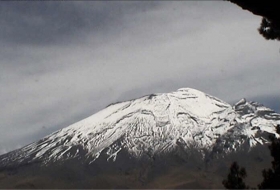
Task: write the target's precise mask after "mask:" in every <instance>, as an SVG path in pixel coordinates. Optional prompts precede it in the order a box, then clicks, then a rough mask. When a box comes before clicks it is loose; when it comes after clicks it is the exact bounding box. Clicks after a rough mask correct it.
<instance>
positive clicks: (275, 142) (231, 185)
mask: <svg viewBox="0 0 280 190" xmlns="http://www.w3.org/2000/svg"><path fill="white" fill-rule="evenodd" d="M276 132H277V133H278V134H280V125H278V126H276ZM269 138H270V140H271V144H270V145H269V150H270V154H271V156H272V157H273V161H272V162H271V164H272V168H269V169H265V170H263V171H262V176H263V181H262V182H261V183H260V184H259V185H258V188H259V189H280V183H279V179H280V138H277V137H276V136H275V135H270V137H269ZM246 177H247V175H246V170H245V168H243V167H242V168H240V167H239V165H238V163H237V162H233V163H232V165H231V167H230V173H229V174H228V177H227V179H225V180H223V182H222V183H223V185H224V187H225V188H227V189H248V188H249V187H248V186H247V185H246V184H245V183H244V181H243V180H244V179H245V178H246Z"/></svg>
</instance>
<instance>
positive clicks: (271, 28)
mask: <svg viewBox="0 0 280 190" xmlns="http://www.w3.org/2000/svg"><path fill="white" fill-rule="evenodd" d="M259 32H260V34H261V35H263V37H265V39H267V40H280V26H279V23H278V22H271V21H269V20H268V19H266V18H263V19H262V22H261V25H260V28H259Z"/></svg>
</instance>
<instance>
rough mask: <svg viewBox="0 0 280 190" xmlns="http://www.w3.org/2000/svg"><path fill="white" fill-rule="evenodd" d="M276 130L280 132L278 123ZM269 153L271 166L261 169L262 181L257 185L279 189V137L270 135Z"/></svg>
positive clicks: (262, 187) (263, 187)
mask: <svg viewBox="0 0 280 190" xmlns="http://www.w3.org/2000/svg"><path fill="white" fill-rule="evenodd" d="M276 132H277V133H278V134H280V125H278V126H277V127H276ZM270 140H271V145H270V146H269V149H270V154H271V156H272V157H273V161H272V162H271V163H272V168H271V169H268V170H263V172H262V175H263V182H262V183H261V184H259V185H258V187H259V188H260V189H280V183H279V180H280V139H278V138H276V137H275V135H273V136H270Z"/></svg>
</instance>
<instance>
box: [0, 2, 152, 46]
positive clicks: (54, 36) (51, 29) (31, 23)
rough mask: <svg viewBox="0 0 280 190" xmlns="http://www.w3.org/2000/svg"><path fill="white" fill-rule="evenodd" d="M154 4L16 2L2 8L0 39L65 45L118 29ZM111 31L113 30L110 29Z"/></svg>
mask: <svg viewBox="0 0 280 190" xmlns="http://www.w3.org/2000/svg"><path fill="white" fill-rule="evenodd" d="M156 4H157V3H155V2H146V3H139V2H125V3H117V2H106V3H105V2H100V1H95V2H75V1H68V2H65V1H44V2H42V1H40V2H39V1H31V2H30V1H13V2H1V4H0V25H1V29H0V36H1V37H0V39H1V41H2V43H3V42H6V43H15V44H17V45H21V44H31V45H48V44H53V43H55V44H60V45H61V44H65V43H68V42H69V41H70V42H73V41H74V42H75V40H76V39H79V40H81V39H83V36H84V35H86V34H87V33H88V32H91V33H92V34H93V35H94V34H95V33H100V32H110V31H108V30H109V27H108V26H110V25H111V26H113V27H118V25H119V23H120V22H121V21H120V18H121V16H122V15H123V14H126V13H129V12H131V11H132V12H137V11H146V10H147V9H151V8H153V7H154V6H156ZM110 29H111V30H112V28H110Z"/></svg>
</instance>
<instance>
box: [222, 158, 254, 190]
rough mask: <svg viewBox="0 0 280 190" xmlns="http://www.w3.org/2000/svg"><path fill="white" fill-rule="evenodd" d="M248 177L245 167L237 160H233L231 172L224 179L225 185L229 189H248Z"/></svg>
mask: <svg viewBox="0 0 280 190" xmlns="http://www.w3.org/2000/svg"><path fill="white" fill-rule="evenodd" d="M246 177H247V173H246V170H245V168H244V167H241V168H240V166H239V165H238V164H237V162H233V163H232V165H231V167H230V173H229V174H228V176H227V179H225V180H223V185H224V186H225V188H227V189H248V188H249V187H248V186H246V184H245V182H244V179H245V178H246Z"/></svg>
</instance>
